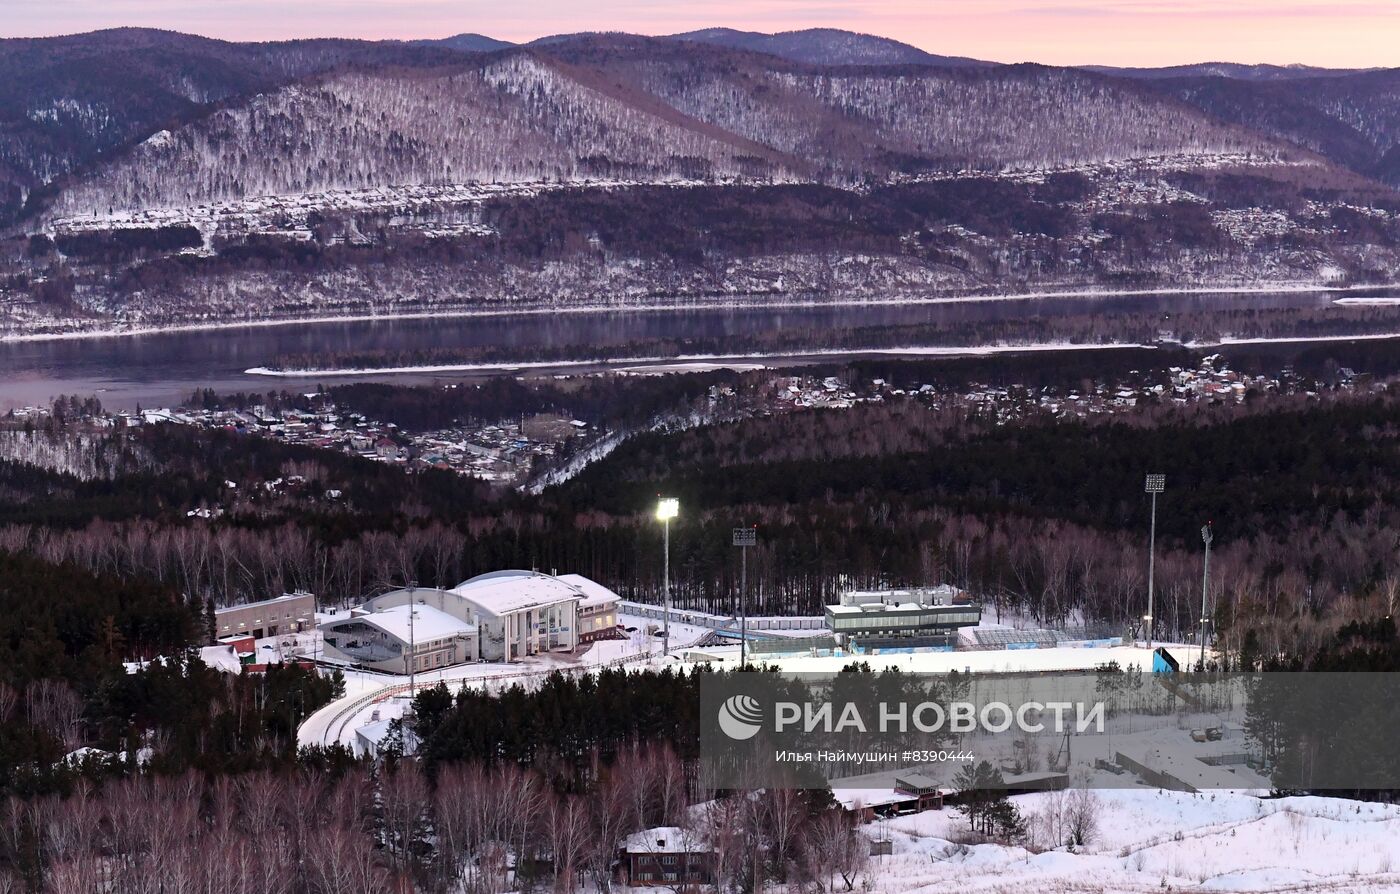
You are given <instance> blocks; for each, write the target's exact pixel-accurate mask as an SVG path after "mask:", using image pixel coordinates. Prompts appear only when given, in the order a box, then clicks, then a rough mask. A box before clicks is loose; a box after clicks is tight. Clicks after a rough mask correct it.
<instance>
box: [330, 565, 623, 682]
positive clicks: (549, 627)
mask: <svg viewBox="0 0 1400 894" xmlns="http://www.w3.org/2000/svg"><path fill="white" fill-rule="evenodd" d="M620 601H621V600H620V598H619V597H618V595H617V594H616V593H613V592H612V591H611V590H609V589H608V588H607V587H604V586H603V585H602V584H599V583H597V582H595V581H592V580H589V579H588V578H586V577H583V576H582V575H577V574H566V575H560V576H555V575H551V574H542V573H540V572H537V571H495V572H491V573H489V574H481V575H477V576H476V577H473V578H471V579H469V580H465V581H462V582H461V583H460V584H458V585H457V586H455V587H453V588H452V589H450V590H443V589H438V588H436V587H411V588H404V589H399V590H391V591H389V592H387V593H383V594H381V595H379V596H376V597H374V598H372V599H369V600H367V601H366V602H364V603H363V604H362V605H360V606H359V607H357V608H355V609H352V610H351V611H350V613H349V615H347V616H344V617H336V618H332V619H330V620H327V621H325V622H323V623H322V624H321V633H322V635H323V637H324V649H325V655H326V657H327V658H330V659H333V660H339V661H344V662H347V663H350V664H355V665H359V666H361V667H367V668H370V669H373V670H380V671H386V672H388V673H402V674H406V673H409V672H410V671H413V672H422V671H429V670H436V669H438V668H442V667H448V666H450V665H454V664H463V663H465V662H469V661H519V660H520V659H522V658H526V657H528V656H531V655H540V654H545V653H550V652H572V651H574V650H575V649H577V648H578V647H579V646H580V645H582V644H585V643H588V642H590V641H592V640H595V639H601V638H606V637H610V636H614V635H616V630H617V606H618V603H619V602H620Z"/></svg>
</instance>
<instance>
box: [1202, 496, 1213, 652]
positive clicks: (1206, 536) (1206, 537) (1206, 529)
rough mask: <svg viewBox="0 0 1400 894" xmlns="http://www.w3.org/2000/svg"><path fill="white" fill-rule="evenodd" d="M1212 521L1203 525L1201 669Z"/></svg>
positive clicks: (1204, 638) (1208, 587)
mask: <svg viewBox="0 0 1400 894" xmlns="http://www.w3.org/2000/svg"><path fill="white" fill-rule="evenodd" d="M1211 524H1212V523H1211V522H1206V523H1205V524H1204V525H1202V526H1201V540H1202V542H1204V543H1205V545H1206V558H1205V565H1204V568H1203V570H1202V571H1201V670H1202V671H1204V670H1205V669H1206V624H1207V623H1208V622H1209V621H1210V615H1209V614H1208V613H1207V611H1206V597H1207V595H1208V594H1209V593H1210V542H1211V541H1212V540H1214V539H1215V535H1214V534H1213V533H1212V532H1211V527H1210V526H1211Z"/></svg>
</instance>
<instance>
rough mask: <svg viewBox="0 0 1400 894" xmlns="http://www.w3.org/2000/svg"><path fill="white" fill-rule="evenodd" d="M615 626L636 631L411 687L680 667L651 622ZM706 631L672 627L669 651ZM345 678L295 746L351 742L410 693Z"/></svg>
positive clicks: (427, 678)
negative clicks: (341, 691) (651, 630)
mask: <svg viewBox="0 0 1400 894" xmlns="http://www.w3.org/2000/svg"><path fill="white" fill-rule="evenodd" d="M618 622H619V623H620V624H622V625H624V626H626V627H635V628H636V632H635V633H633V634H632V635H631V636H630V637H629V638H627V639H624V640H601V641H599V642H595V643H593V644H592V645H591V646H589V647H588V648H587V649H586V650H583V651H581V652H579V653H578V654H576V655H536V656H533V657H531V658H529V659H526V660H524V661H519V662H515V663H512V664H502V663H487V664H459V665H457V666H455V667H447V668H443V669H441V670H437V671H432V672H430V673H423V674H419V675H418V677H417V681H416V684H417V686H418V687H419V688H420V689H421V688H425V687H430V686H436V685H437V684H438V683H445V684H447V686H448V688H449V689H452V690H454V691H455V690H456V689H458V688H460V687H462V686H481V687H486V688H497V687H508V686H513V685H515V684H517V683H519V684H524V685H529V683H530V682H532V681H537V680H541V679H543V678H545V677H547V676H548V675H549V674H551V673H553V672H554V671H565V672H570V671H583V670H587V669H589V668H599V667H608V666H628V667H637V668H643V667H661V666H664V665H666V664H672V665H679V664H680V663H681V662H680V660H679V659H678V658H677V657H675V656H674V655H673V656H670V657H666V656H663V655H662V643H661V639H660V638H659V637H655V636H649V635H648V634H647V630H648V625H649V624H654V623H655V622H652V621H649V620H648V619H645V618H634V617H630V616H628V615H622V614H619V615H618ZM709 632H710V631H709V630H707V629H705V628H703V627H694V626H691V625H689V624H672V625H671V648H672V651H673V652H675V651H679V650H681V649H684V648H686V647H688V646H690V645H691V644H693V643H695V642H696V641H698V640H699V639H700V638H701V637H703V636H705V635H706V634H707V633H709ZM344 674H345V695H344V696H342V697H341V698H339V699H337V700H336V701H334V702H331V703H330V704H329V705H326V706H325V707H323V708H321V709H320V710H319V711H317V712H316V713H314V714H312V715H311V716H310V717H308V718H307V719H306V720H305V721H304V722H303V723H302V725H301V728H300V729H299V730H298V731H297V739H298V741H299V742H300V744H302V745H330V744H333V743H336V742H339V743H341V744H343V745H350V744H352V743H353V741H354V738H355V730H357V729H359V728H360V727H361V726H363V725H365V724H366V723H369V722H370V720H371V717H372V715H373V714H374V711H375V709H376V707H378V706H380V705H383V704H385V703H387V702H389V701H390V700H391V699H395V698H397V697H402V696H405V695H406V694H407V692H408V689H409V681H408V678H407V677H405V676H403V675H401V674H380V673H374V672H370V671H360V670H346V671H344ZM381 716H383V715H381Z"/></svg>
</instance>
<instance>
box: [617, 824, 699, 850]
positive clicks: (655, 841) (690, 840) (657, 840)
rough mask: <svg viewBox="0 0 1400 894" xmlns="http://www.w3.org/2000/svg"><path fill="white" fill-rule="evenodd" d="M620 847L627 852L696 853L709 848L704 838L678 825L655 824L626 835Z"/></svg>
mask: <svg viewBox="0 0 1400 894" xmlns="http://www.w3.org/2000/svg"><path fill="white" fill-rule="evenodd" d="M622 849H623V850H625V851H627V852H628V853H629V854H697V853H703V852H704V851H707V850H709V848H708V847H707V846H706V845H705V842H704V840H703V839H702V838H701V837H700V836H699V835H696V834H695V833H694V832H691V831H690V830H688V829H682V828H681V827H679V826H657V827H656V828H655V829H643V830H642V831H640V832H637V833H634V834H632V835H629V836H627V839H626V840H625V841H623V843H622Z"/></svg>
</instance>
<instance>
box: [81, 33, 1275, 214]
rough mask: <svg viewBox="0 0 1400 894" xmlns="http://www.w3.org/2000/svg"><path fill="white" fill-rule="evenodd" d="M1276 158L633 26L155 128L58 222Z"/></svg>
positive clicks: (1142, 107) (969, 90) (1009, 83)
mask: <svg viewBox="0 0 1400 894" xmlns="http://www.w3.org/2000/svg"><path fill="white" fill-rule="evenodd" d="M1232 152H1233V153H1243V152H1254V153H1260V154H1261V155H1270V156H1277V155H1286V154H1287V152H1286V150H1285V148H1284V147H1283V146H1282V145H1281V144H1277V143H1274V142H1273V141H1271V140H1270V139H1268V138H1261V137H1259V136H1257V135H1254V134H1250V133H1248V132H1246V131H1244V130H1241V129H1236V128H1231V127H1228V126H1222V125H1219V124H1216V123H1214V122H1213V121H1211V120H1210V119H1208V118H1206V117H1204V116H1202V115H1201V114H1200V113H1199V112H1197V111H1195V110H1193V109H1191V108H1189V107H1188V106H1185V105H1182V104H1179V103H1176V102H1174V101H1172V100H1166V99H1163V98H1162V97H1161V96H1160V95H1159V94H1156V93H1153V92H1151V91H1146V90H1142V89H1140V88H1138V87H1137V86H1135V85H1133V84H1130V83H1126V82H1120V81H1114V80H1111V79H1108V78H1104V77H1102V76H1099V75H1093V74H1087V73H1082V72H1076V71H1072V70H1066V69H1049V68H1040V67H1016V68H1006V67H996V68H985V69H978V70H975V71H973V70H961V69H938V68H921V69H901V70H880V69H871V70H849V71H846V70H842V71H830V70H824V69H821V68H814V67H810V66H802V65H798V64H795V63H787V62H782V61H780V60H777V59H775V58H773V57H771V56H764V55H758V54H754V53H744V52H735V51H730V50H722V49H716V48H711V47H708V46H702V45H693V46H686V47H685V48H684V49H683V50H680V51H678V50H677V46H676V44H674V43H669V42H665V41H656V40H647V39H643V38H629V37H612V36H606V37H585V38H577V39H571V40H565V41H560V42H558V43H550V44H546V45H543V46H542V47H539V48H534V49H530V50H511V51H507V52H505V53H504V54H501V55H495V56H491V57H487V58H485V59H483V60H481V61H480V62H473V63H468V64H467V65H466V66H464V67H457V68H448V69H441V70H417V71H412V72H406V71H381V72H378V73H375V74H364V73H360V74H351V75H342V76H338V77H331V78H326V79H320V80H313V81H309V82H304V83H301V84H298V85H295V86H289V87H286V88H283V89H282V90H279V91H277V92H275V93H270V94H267V95H262V96H259V97H257V98H255V99H254V100H252V101H251V102H250V103H247V104H243V105H236V106H233V107H230V108H227V109H224V110H221V111H218V112H215V113H214V114H213V115H211V116H210V117H208V118H207V119H205V120H202V121H199V122H196V123H193V124H191V125H187V126H186V127H183V128H179V129H176V130H174V131H173V132H165V131H161V132H159V133H157V134H156V135H155V136H153V137H151V138H149V139H148V140H146V141H145V142H144V143H143V144H142V145H141V146H140V147H138V148H137V149H136V150H134V151H133V152H131V153H130V154H129V155H128V156H127V157H126V158H124V159H122V160H121V161H120V162H118V163H117V164H116V165H115V166H113V167H111V168H108V169H106V170H104V171H103V172H102V173H101V175H100V176H95V177H93V178H91V180H90V181H89V182H87V183H85V184H83V185H82V186H77V187H74V188H70V189H68V190H66V191H65V193H64V194H63V196H62V197H61V199H60V200H59V201H58V202H57V203H56V206H55V213H57V214H58V215H59V216H82V215H84V214H91V213H99V214H101V213H105V212H109V211H111V210H114V209H115V210H136V209H143V208H152V207H156V208H159V207H179V206H185V205H192V204H200V203H205V202H211V201H224V200H231V199H242V198H246V197H252V196H263V195H289V194H291V195H294V194H300V193H309V192H321V191H325V190H332V189H358V188H366V187H377V186H404V185H413V184H422V183H462V182H507V183H509V182H520V181H536V180H543V181H576V180H579V179H582V178H587V177H595V178H610V179H627V180H643V181H655V180H666V179H673V178H688V179H702V180H710V179H717V178H718V179H722V178H732V177H738V176H744V177H749V178H758V179H772V178H778V179H788V178H792V177H797V176H802V177H803V178H804V179H811V178H813V177H816V178H819V179H820V178H827V179H829V178H836V180H837V181H839V182H843V183H844V182H852V181H854V182H859V181H861V180H863V179H865V178H867V177H875V178H883V177H885V176H887V175H888V174H890V173H891V172H894V171H900V170H906V171H909V172H919V171H930V170H950V169H951V170H957V169H963V168H973V169H997V168H1000V167H1003V166H1019V167H1026V166H1066V165H1073V164H1078V163H1083V162H1102V161H1110V160H1115V159H1127V158H1137V157H1143V156H1160V155H1172V154H1180V153H1184V154H1187V155H1192V154H1211V153H1232Z"/></svg>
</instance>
